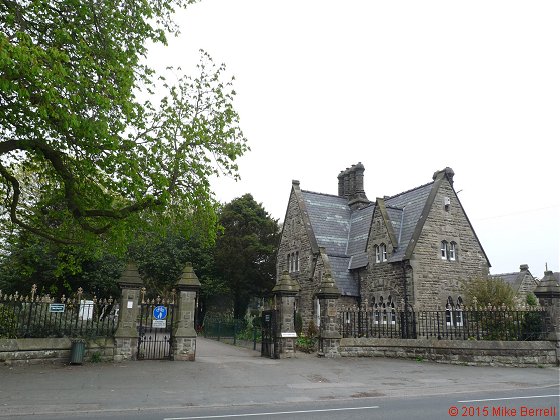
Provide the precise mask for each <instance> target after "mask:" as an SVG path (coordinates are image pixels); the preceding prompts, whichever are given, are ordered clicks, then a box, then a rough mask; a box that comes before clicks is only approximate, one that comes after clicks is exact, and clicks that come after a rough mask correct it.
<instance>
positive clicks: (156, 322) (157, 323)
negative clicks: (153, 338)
mask: <svg viewBox="0 0 560 420" xmlns="http://www.w3.org/2000/svg"><path fill="white" fill-rule="evenodd" d="M165 327H166V321H165V319H153V320H152V328H165Z"/></svg>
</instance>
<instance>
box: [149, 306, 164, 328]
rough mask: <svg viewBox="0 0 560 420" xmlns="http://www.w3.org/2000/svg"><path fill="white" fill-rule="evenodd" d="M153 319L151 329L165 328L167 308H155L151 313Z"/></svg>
mask: <svg viewBox="0 0 560 420" xmlns="http://www.w3.org/2000/svg"><path fill="white" fill-rule="evenodd" d="M153 315H154V319H153V320H152V328H165V327H166V326H167V321H166V320H165V318H166V317H167V308H166V307H165V306H161V305H160V306H156V307H155V308H154V311H153Z"/></svg>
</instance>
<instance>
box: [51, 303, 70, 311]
mask: <svg viewBox="0 0 560 420" xmlns="http://www.w3.org/2000/svg"><path fill="white" fill-rule="evenodd" d="M65 310H66V305H65V304H64V303H51V304H50V306H49V311H50V312H51V313H63V312H64V311H65Z"/></svg>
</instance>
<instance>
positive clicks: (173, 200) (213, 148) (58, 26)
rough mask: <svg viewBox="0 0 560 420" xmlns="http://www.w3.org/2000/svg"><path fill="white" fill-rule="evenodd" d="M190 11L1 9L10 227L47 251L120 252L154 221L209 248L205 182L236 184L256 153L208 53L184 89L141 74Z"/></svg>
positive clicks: (146, 4)
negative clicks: (224, 178) (103, 248)
mask: <svg viewBox="0 0 560 420" xmlns="http://www.w3.org/2000/svg"><path fill="white" fill-rule="evenodd" d="M188 3H191V1H190V0H163V1H128V0H115V1H99V0H93V1H88V2H77V1H74V0H56V1H55V0H26V1H13V0H7V1H3V2H1V3H0V15H1V16H2V19H1V20H0V191H1V193H2V195H3V196H4V200H3V201H2V207H1V208H0V209H1V210H3V212H4V218H5V219H7V220H9V221H10V222H11V223H12V224H13V225H14V226H15V227H17V228H18V229H23V230H26V231H27V232H31V233H33V234H35V235H39V236H41V237H43V238H47V239H49V240H51V241H56V242H58V243H62V244H66V245H75V244H86V245H85V246H88V245H87V244H88V242H89V243H95V244H96V245H104V244H111V245H110V246H109V247H110V248H112V249H113V251H115V250H119V251H120V252H121V254H122V253H124V252H125V250H126V246H127V243H128V242H129V241H130V240H132V238H133V232H136V231H137V230H138V229H139V228H140V227H142V226H146V225H148V224H151V223H152V224H153V223H155V224H156V225H157V226H158V227H160V228H161V230H162V232H165V231H166V230H167V229H169V227H170V226H171V227H177V228H178V229H183V232H187V231H189V230H190V229H192V227H193V226H203V227H204V228H205V229H206V231H207V233H208V234H209V236H210V237H212V236H213V234H214V233H215V227H216V223H215V222H216V215H215V210H216V205H215V203H214V200H213V197H212V194H211V192H210V186H209V181H208V177H209V176H210V175H213V174H226V175H230V176H233V177H237V166H236V164H235V160H236V158H237V157H239V156H240V155H242V154H243V153H244V152H246V151H247V150H248V148H247V146H246V139H245V138H244V137H243V134H242V132H241V130H240V128H239V126H238V120H239V118H238V115H237V113H236V112H235V110H234V109H233V104H232V101H233V96H234V95H235V92H234V90H233V88H232V85H231V81H229V82H223V81H222V78H223V73H224V72H225V68H224V66H223V65H221V66H217V65H215V64H214V63H213V62H212V60H211V58H210V57H209V56H208V55H207V54H205V53H202V54H201V61H200V64H199V65H198V66H197V71H198V74H197V75H196V76H195V77H193V78H189V77H186V76H181V77H179V78H178V80H177V81H176V83H170V82H169V81H168V80H166V79H165V78H156V75H155V74H154V72H153V70H151V69H150V68H149V67H147V66H146V65H145V64H143V59H144V58H145V56H146V52H147V45H148V44H149V43H150V42H151V43H165V42H166V36H167V35H168V34H173V33H175V32H176V28H175V27H174V25H173V22H172V20H171V17H172V15H173V12H174V10H175V8H177V7H185V6H186V5H187V4H188ZM156 91H157V92H158V95H159V96H158V99H156V95H155V92H156ZM140 98H142V99H140ZM159 98H160V99H159ZM141 212H143V213H144V214H142V215H140V213H141Z"/></svg>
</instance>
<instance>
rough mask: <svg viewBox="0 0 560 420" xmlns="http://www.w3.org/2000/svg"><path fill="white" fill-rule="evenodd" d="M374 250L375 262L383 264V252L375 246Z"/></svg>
mask: <svg viewBox="0 0 560 420" xmlns="http://www.w3.org/2000/svg"><path fill="white" fill-rule="evenodd" d="M373 249H374V251H375V262H376V263H380V262H381V252H380V249H379V246H378V245H375V246H374V247H373Z"/></svg>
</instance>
